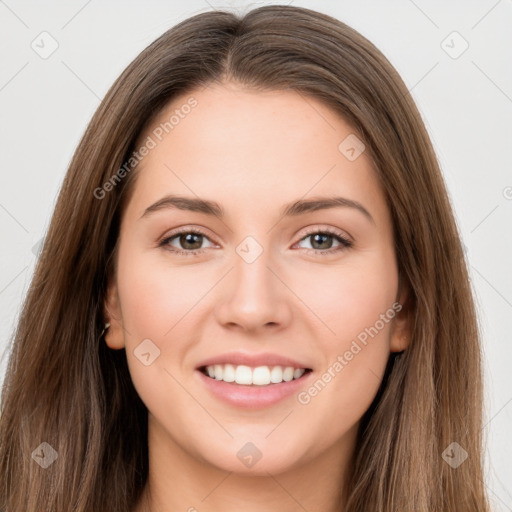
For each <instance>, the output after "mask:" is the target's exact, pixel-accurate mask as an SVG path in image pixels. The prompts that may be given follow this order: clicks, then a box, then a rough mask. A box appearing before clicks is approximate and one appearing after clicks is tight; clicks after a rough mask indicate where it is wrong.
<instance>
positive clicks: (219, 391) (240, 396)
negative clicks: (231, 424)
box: [196, 370, 313, 409]
mask: <svg viewBox="0 0 512 512" xmlns="http://www.w3.org/2000/svg"><path fill="white" fill-rule="evenodd" d="M196 373H197V374H198V375H199V378H200V379H201V381H202V382H203V383H204V385H205V386H206V387H207V388H208V389H209V390H210V392H211V393H213V395H215V396H216V397H217V398H220V399H221V400H224V401H225V402H227V403H229V404H230V405H233V406H235V407H239V408H243V409H261V408H264V407H270V406H271V405H274V404H276V403H278V402H280V401H281V400H284V399H285V398H287V397H289V396H290V395H293V394H297V393H298V392H299V391H300V390H301V388H303V387H304V385H305V383H307V382H308V381H309V378H310V377H311V375H312V373H313V372H308V373H305V374H303V375H302V377H300V378H299V379H294V380H291V381H289V382H281V383H279V384H268V385H266V386H254V385H252V386H247V385H243V384H236V383H234V382H233V383H231V382H224V381H223V380H217V379H212V378H211V377H208V376H206V375H205V374H204V373H203V372H201V371H199V370H196Z"/></svg>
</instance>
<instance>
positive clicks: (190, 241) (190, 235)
mask: <svg viewBox="0 0 512 512" xmlns="http://www.w3.org/2000/svg"><path fill="white" fill-rule="evenodd" d="M201 236H202V235H199V234H197V233H187V234H186V235H182V237H181V238H182V240H183V239H184V240H185V243H184V244H183V246H184V247H185V248H187V249H199V248H200V247H201V240H199V242H197V241H196V242H195V243H196V244H197V243H199V246H197V247H187V245H188V244H192V245H194V241H193V238H199V237H201Z"/></svg>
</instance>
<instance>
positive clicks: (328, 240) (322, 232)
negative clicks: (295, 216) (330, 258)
mask: <svg viewBox="0 0 512 512" xmlns="http://www.w3.org/2000/svg"><path fill="white" fill-rule="evenodd" d="M308 238H309V239H311V242H310V245H311V248H308V247H306V250H307V251H308V252H310V251H312V252H313V253H314V254H322V255H325V254H332V253H335V252H338V251H342V250H343V249H348V248H349V247H352V242H351V241H350V240H349V239H348V238H346V237H345V236H344V235H343V234H342V233H339V232H337V231H332V230H330V229H318V228H317V229H314V230H312V231H308V232H307V234H306V236H304V237H303V238H301V240H300V241H299V242H298V243H300V242H302V241H303V240H307V239H308ZM333 239H334V240H335V241H336V242H338V244H339V245H338V246H337V247H335V248H334V249H333V248H332V244H333Z"/></svg>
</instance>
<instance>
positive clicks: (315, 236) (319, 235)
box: [313, 233, 331, 249]
mask: <svg viewBox="0 0 512 512" xmlns="http://www.w3.org/2000/svg"><path fill="white" fill-rule="evenodd" d="M318 238H320V239H322V238H323V239H325V238H331V235H327V234H322V233H317V234H315V235H314V236H313V241H314V243H316V242H317V239H318ZM320 244H321V245H322V242H320ZM324 244H325V240H324ZM328 245H329V244H328ZM321 248H322V249H329V247H321Z"/></svg>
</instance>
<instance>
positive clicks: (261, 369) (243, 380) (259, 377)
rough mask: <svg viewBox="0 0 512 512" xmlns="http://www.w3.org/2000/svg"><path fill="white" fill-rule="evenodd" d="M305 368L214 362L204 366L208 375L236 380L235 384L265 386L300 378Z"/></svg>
mask: <svg viewBox="0 0 512 512" xmlns="http://www.w3.org/2000/svg"><path fill="white" fill-rule="evenodd" d="M305 371H306V370H305V369H304V368H293V367H292V366H273V367H272V368H270V367H269V366H258V367H256V368H251V367H250V366H245V365H238V366H235V365H232V364H216V365H212V366H207V367H206V373H207V374H208V376H209V377H211V378H212V379H216V380H223V381H224V382H236V383H237V384H244V385H254V386H266V385H268V384H270V383H272V384H279V383H281V382H283V381H284V382H290V381H291V380H293V379H300V377H302V375H303V374H304V372H305Z"/></svg>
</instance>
